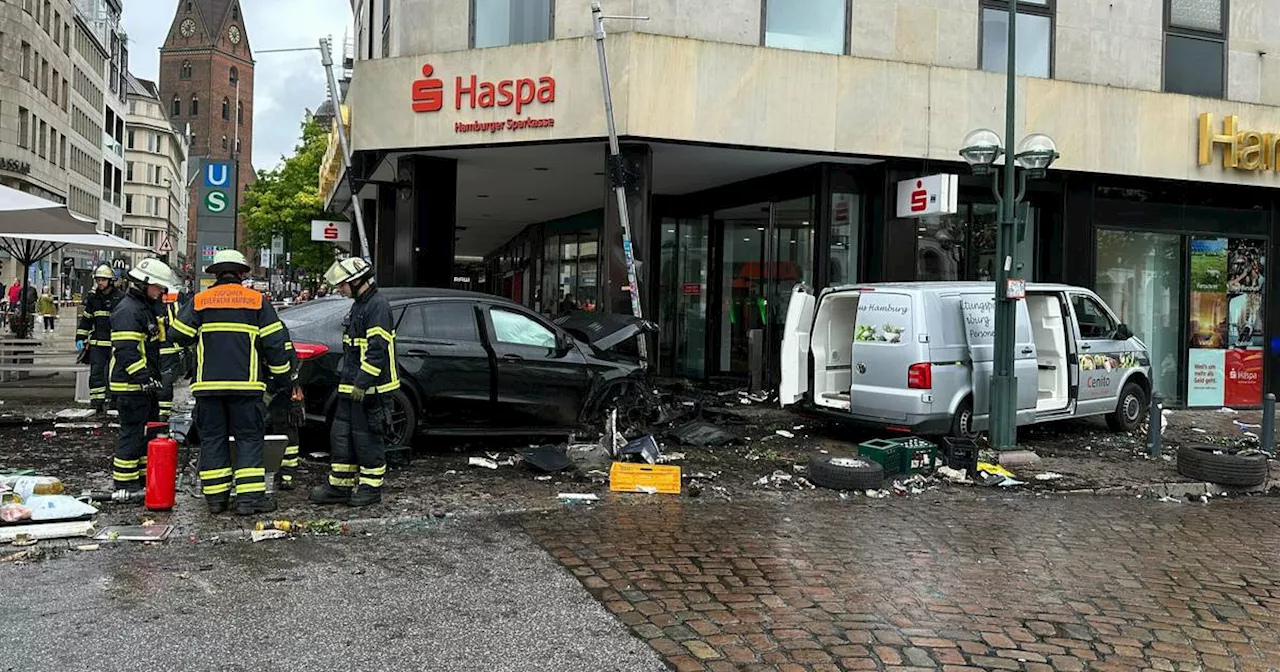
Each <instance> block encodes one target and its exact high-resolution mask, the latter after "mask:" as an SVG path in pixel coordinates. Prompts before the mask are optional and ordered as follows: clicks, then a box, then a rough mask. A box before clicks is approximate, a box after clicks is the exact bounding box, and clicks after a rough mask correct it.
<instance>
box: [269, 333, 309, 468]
mask: <svg viewBox="0 0 1280 672" xmlns="http://www.w3.org/2000/svg"><path fill="white" fill-rule="evenodd" d="M284 334H285V336H284V337H285V342H284V349H285V352H286V353H287V354H288V356H289V375H290V378H291V379H292V380H293V381H294V383H293V387H292V388H291V389H290V390H287V391H282V390H275V391H274V392H272V393H270V394H269V400H268V401H267V410H268V411H269V412H270V414H271V433H272V434H284V435H285V437H286V438H287V439H288V443H287V444H286V445H285V447H284V458H283V459H282V460H280V470H279V471H277V472H276V476H275V486H276V489H277V490H292V489H293V486H294V483H293V479H294V477H295V476H297V474H298V460H299V459H301V458H300V456H299V441H298V436H299V433H300V431H301V428H302V425H303V423H305V422H306V418H307V416H306V410H305V408H304V406H303V403H302V402H303V397H302V388H300V387H298V384H297V380H298V366H299V364H300V362H299V360H298V355H297V353H295V352H294V350H293V339H291V338H289V330H288V329H287V328H286V329H285V332H284Z"/></svg>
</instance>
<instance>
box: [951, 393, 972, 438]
mask: <svg viewBox="0 0 1280 672" xmlns="http://www.w3.org/2000/svg"><path fill="white" fill-rule="evenodd" d="M951 436H954V437H956V438H958V439H976V438H977V437H978V433H977V432H975V431H973V399H972V398H967V399H965V400H964V401H962V402H960V406H959V407H958V408H956V414H955V416H954V417H952V419H951Z"/></svg>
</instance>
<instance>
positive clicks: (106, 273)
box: [93, 264, 116, 280]
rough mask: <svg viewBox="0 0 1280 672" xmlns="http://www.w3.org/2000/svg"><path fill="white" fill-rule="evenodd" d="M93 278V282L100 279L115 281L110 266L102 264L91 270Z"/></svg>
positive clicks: (114, 274)
mask: <svg viewBox="0 0 1280 672" xmlns="http://www.w3.org/2000/svg"><path fill="white" fill-rule="evenodd" d="M93 278H94V279H95V280H97V279H99V278H101V279H103V280H115V279H116V272H115V271H114V270H112V269H111V267H110V266H108V265H106V264H102V265H101V266H98V267H97V268H95V269H94V270H93Z"/></svg>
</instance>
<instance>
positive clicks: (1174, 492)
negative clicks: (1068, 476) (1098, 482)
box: [1045, 478, 1280, 499]
mask: <svg viewBox="0 0 1280 672" xmlns="http://www.w3.org/2000/svg"><path fill="white" fill-rule="evenodd" d="M1277 488H1280V479H1274V478H1273V479H1269V480H1267V481H1266V482H1265V483H1263V484H1262V485H1256V486H1253V487H1249V488H1237V487H1230V486H1225V485H1218V484H1216V483H1204V482H1193V483H1180V482H1172V483H1169V482H1166V483H1145V484H1142V485H1117V486H1110V487H1105V488H1081V489H1078V490H1062V491H1058V492H1053V493H1045V494H1055V495H1095V496H1099V497H1130V496H1148V497H1157V498H1158V497H1174V498H1177V499H1186V498H1188V497H1199V496H1201V495H1208V496H1210V497H1214V496H1221V495H1264V494H1266V493H1268V492H1270V491H1271V490H1273V489H1277Z"/></svg>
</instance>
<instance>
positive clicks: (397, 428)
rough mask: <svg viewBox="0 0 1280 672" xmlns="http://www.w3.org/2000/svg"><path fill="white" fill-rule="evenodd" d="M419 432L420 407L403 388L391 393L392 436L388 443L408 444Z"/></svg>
mask: <svg viewBox="0 0 1280 672" xmlns="http://www.w3.org/2000/svg"><path fill="white" fill-rule="evenodd" d="M417 433H418V408H417V406H415V405H414V403H413V398H412V397H410V396H409V395H408V393H406V392H405V391H404V390H403V389H399V390H396V391H395V392H393V393H392V394H391V436H390V437H388V438H387V443H388V445H392V446H408V445H410V444H412V443H413V437H414V436H415V435H416V434H417Z"/></svg>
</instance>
